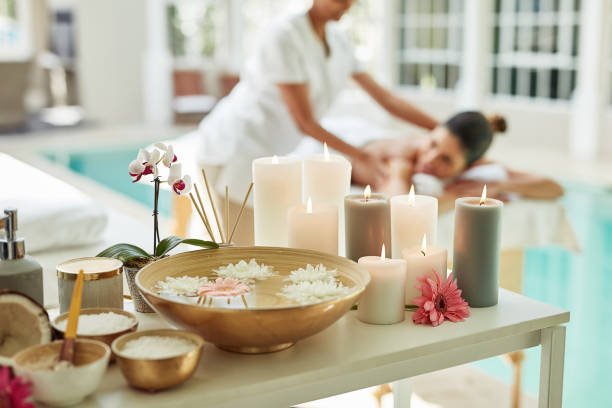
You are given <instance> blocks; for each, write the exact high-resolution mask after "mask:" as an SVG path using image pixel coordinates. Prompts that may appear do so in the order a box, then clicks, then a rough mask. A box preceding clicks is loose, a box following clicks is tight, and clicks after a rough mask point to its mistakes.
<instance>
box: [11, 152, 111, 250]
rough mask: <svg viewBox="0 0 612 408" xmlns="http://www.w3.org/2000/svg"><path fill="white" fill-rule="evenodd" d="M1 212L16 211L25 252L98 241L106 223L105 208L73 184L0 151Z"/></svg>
mask: <svg viewBox="0 0 612 408" xmlns="http://www.w3.org/2000/svg"><path fill="white" fill-rule="evenodd" d="M0 174H3V175H4V176H3V180H2V187H1V189H0V212H2V211H3V210H4V208H8V207H15V208H17V210H18V221H17V227H18V234H19V236H21V237H24V238H25V239H26V244H25V245H26V251H27V252H28V253H31V252H35V251H42V250H45V249H56V248H60V247H67V246H77V245H85V244H91V243H94V242H97V241H98V240H99V239H100V238H101V236H102V233H103V232H104V230H105V228H106V224H107V214H106V210H105V209H104V207H103V206H102V205H101V204H99V203H97V202H96V201H94V200H93V199H92V198H91V197H89V196H87V195H85V194H84V193H82V192H81V191H79V190H78V189H76V188H75V187H73V186H71V185H69V184H66V183H65V182H63V181H61V180H59V179H57V178H55V177H53V176H50V175H49V174H47V173H44V172H42V171H41V170H39V169H37V168H35V167H32V166H30V165H28V164H26V163H23V162H21V161H19V160H16V159H15V158H13V157H11V156H9V155H7V154H3V153H0Z"/></svg>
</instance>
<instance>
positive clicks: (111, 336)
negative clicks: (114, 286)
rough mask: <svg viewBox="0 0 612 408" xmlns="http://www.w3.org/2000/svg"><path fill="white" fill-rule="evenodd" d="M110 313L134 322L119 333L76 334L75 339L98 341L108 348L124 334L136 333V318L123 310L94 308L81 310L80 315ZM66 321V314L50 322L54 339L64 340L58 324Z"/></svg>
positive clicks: (62, 331)
mask: <svg viewBox="0 0 612 408" xmlns="http://www.w3.org/2000/svg"><path fill="white" fill-rule="evenodd" d="M111 312H112V313H116V314H120V315H123V316H126V317H129V318H130V319H132V320H133V321H134V323H133V324H132V325H131V326H130V328H128V329H125V330H121V331H116V332H108V333H105V334H77V337H78V338H80V339H89V340H98V341H101V342H102V343H105V344H107V345H108V346H109V347H110V345H111V344H112V343H113V341H114V340H115V339H116V338H118V337H121V336H123V335H124V334H127V333H132V332H135V331H136V329H137V328H138V319H136V316H134V315H133V314H131V313H129V312H126V311H125V310H123V309H116V308H112V307H95V308H87V309H81V315H95V314H101V313H111ZM67 319H68V313H62V314H61V315H59V316H57V317H56V318H55V319H53V321H52V322H51V326H53V331H54V335H55V337H56V338H58V339H63V338H64V330H62V329H60V328H59V323H61V322H63V321H64V320H67ZM77 332H78V328H77Z"/></svg>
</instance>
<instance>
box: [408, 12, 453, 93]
mask: <svg viewBox="0 0 612 408" xmlns="http://www.w3.org/2000/svg"><path fill="white" fill-rule="evenodd" d="M463 3H464V2H463V0H403V1H401V2H400V13H399V14H400V15H399V22H398V28H399V30H398V32H399V55H398V62H399V63H398V69H399V72H398V78H399V84H400V85H416V86H421V87H423V88H442V89H452V88H454V87H455V86H456V85H457V81H458V80H459V67H460V64H461V50H462V38H463V30H462V26H463Z"/></svg>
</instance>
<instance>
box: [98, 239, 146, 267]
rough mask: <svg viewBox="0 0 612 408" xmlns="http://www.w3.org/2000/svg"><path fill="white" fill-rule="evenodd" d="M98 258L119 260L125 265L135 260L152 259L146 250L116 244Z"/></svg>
mask: <svg viewBox="0 0 612 408" xmlns="http://www.w3.org/2000/svg"><path fill="white" fill-rule="evenodd" d="M96 256H103V257H107V258H115V259H119V260H120V261H121V262H123V263H125V262H128V261H132V260H134V259H142V258H146V259H149V258H152V256H151V255H149V254H148V253H147V252H146V251H145V250H144V249H142V248H139V247H137V246H136V245H131V244H116V245H113V246H111V247H108V248H106V249H105V250H104V251H102V252H100V253H99V254H98V255H96Z"/></svg>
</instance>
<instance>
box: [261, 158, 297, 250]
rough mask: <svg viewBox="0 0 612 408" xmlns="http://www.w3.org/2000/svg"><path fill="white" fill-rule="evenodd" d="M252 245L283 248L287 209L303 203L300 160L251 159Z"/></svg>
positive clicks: (284, 244)
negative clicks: (253, 241) (253, 239)
mask: <svg viewBox="0 0 612 408" xmlns="http://www.w3.org/2000/svg"><path fill="white" fill-rule="evenodd" d="M253 183H254V186H253V217H254V224H255V226H254V227H255V245H262V246H281V247H286V246H287V243H288V234H287V211H288V210H289V208H291V207H293V206H296V205H298V204H300V203H301V202H302V163H301V161H300V160H298V159H294V158H288V157H276V156H274V157H262V158H260V159H256V160H253Z"/></svg>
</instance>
